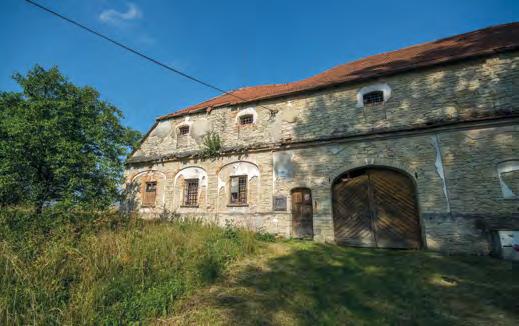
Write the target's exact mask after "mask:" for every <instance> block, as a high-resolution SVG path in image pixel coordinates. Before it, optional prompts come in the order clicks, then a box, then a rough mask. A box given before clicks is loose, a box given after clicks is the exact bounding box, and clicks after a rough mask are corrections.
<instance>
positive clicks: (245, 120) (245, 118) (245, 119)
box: [240, 114, 254, 125]
mask: <svg viewBox="0 0 519 326" xmlns="http://www.w3.org/2000/svg"><path fill="white" fill-rule="evenodd" d="M253 122H254V117H253V116H252V114H244V115H242V116H240V124H241V125H250V124H252V123H253Z"/></svg>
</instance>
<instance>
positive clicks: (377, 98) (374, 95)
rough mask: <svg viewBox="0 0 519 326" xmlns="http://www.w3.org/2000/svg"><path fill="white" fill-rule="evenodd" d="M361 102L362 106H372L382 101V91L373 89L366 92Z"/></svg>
mask: <svg viewBox="0 0 519 326" xmlns="http://www.w3.org/2000/svg"><path fill="white" fill-rule="evenodd" d="M362 102H363V103H364V106H373V105H379V104H382V103H384V92H383V91H373V92H369V93H366V94H364V95H363V96H362Z"/></svg>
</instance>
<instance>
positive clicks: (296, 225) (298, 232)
mask: <svg viewBox="0 0 519 326" xmlns="http://www.w3.org/2000/svg"><path fill="white" fill-rule="evenodd" d="M292 237H294V238H310V239H312V238H313V237H314V223H313V208H312V193H311V191H310V189H306V188H301V189H295V190H293V191H292Z"/></svg>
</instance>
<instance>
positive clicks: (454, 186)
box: [126, 53, 519, 254]
mask: <svg viewBox="0 0 519 326" xmlns="http://www.w3.org/2000/svg"><path fill="white" fill-rule="evenodd" d="M518 64H519V57H518V56H517V53H516V54H503V55H499V56H496V57H493V58H487V59H479V60H473V61H470V62H466V63H462V64H457V65H450V66H445V67H437V68H434V69H428V70H424V71H419V72H418V71H417V72H412V73H407V74H401V75H398V76H393V77H387V78H384V79H383V80H378V81H374V82H373V83H375V82H378V83H385V84H387V85H389V87H390V88H391V96H390V97H389V99H388V101H387V102H386V103H384V104H383V105H378V106H374V107H367V108H362V107H360V108H359V107H358V105H357V92H358V90H359V89H361V88H362V87H365V86H369V85H371V84H373V83H362V84H358V85H350V86H344V87H339V88H334V89H330V90H326V91H321V92H318V93H314V94H307V95H300V96H296V97H292V98H286V99H279V100H273V101H267V102H262V103H261V105H262V106H267V107H269V108H270V109H276V110H278V113H277V114H276V115H275V116H272V115H271V114H270V113H269V111H268V110H266V109H264V108H263V107H262V106H245V107H222V108H215V109H213V110H212V111H210V112H209V113H203V114H194V115H190V116H185V117H179V118H176V119H170V120H165V121H160V122H159V123H158V124H157V125H156V127H155V128H154V129H153V130H152V131H151V132H150V134H149V136H148V137H147V138H146V140H145V141H144V142H143V144H142V146H141V148H140V149H139V150H138V151H137V152H136V153H135V155H134V156H133V157H132V158H131V159H130V163H129V164H128V169H127V171H126V173H127V180H128V182H129V183H131V182H134V183H139V180H140V178H141V177H142V176H145V175H152V176H156V178H157V182H158V184H159V185H160V186H159V188H158V189H159V192H160V193H159V194H158V197H157V198H159V199H158V200H157V203H156V207H155V208H154V209H150V208H146V209H142V208H141V211H142V212H144V213H147V214H149V215H150V216H151V215H154V214H155V215H157V214H160V213H161V212H163V211H169V212H176V213H180V214H182V215H186V216H197V217H202V218H204V219H206V220H208V221H215V222H217V223H219V224H220V225H225V224H226V223H234V224H238V225H242V226H245V227H249V228H253V229H259V230H263V231H267V232H272V233H276V234H280V235H283V236H290V235H291V213H290V207H291V202H290V200H291V199H290V192H291V190H292V189H295V188H299V187H305V188H309V189H310V190H311V192H312V197H313V201H314V203H313V204H314V207H313V214H314V235H315V236H314V239H315V240H316V241H334V231H333V216H332V215H333V214H332V201H331V187H332V184H333V182H334V180H335V179H336V178H337V177H339V176H340V175H341V174H343V173H344V172H346V171H348V170H351V169H354V168H358V167H368V166H382V167H390V168H394V169H398V170H400V171H402V172H403V173H405V174H407V175H408V176H409V177H410V178H412V179H413V181H414V183H415V185H416V196H417V201H418V206H419V215H420V216H419V218H420V224H421V228H422V241H423V244H424V246H425V247H427V248H429V249H432V250H442V251H449V252H470V253H477V254H486V253H488V252H489V249H490V248H489V237H490V235H489V232H490V231H491V230H496V229H510V228H515V229H518V228H519V215H518V212H519V201H518V197H517V196H516V195H519V191H518V193H512V196H511V197H510V194H508V195H507V194H506V191H510V192H513V190H515V189H517V185H518V184H519V174H518V173H517V171H519V168H518V169H514V168H513V167H514V166H516V164H515V163H514V162H517V163H518V164H517V166H518V167H519V123H518V122H519V119H518V118H517V113H519V106H518V103H519V91H518V89H519V87H518V86H519V66H518ZM245 110H246V111H245ZM240 112H247V113H250V112H253V113H254V114H255V123H254V124H252V125H245V126H241V125H240V124H239V123H238V119H237V118H238V115H239V114H240ZM482 118H485V119H486V120H485V119H482ZM470 121H472V122H470ZM451 122H452V123H453V124H451ZM454 122H455V123H454ZM182 125H189V126H190V128H191V130H190V134H189V135H187V136H183V137H187V138H183V140H182V144H181V146H179V144H178V143H177V138H178V137H180V135H179V133H178V127H179V126H182ZM209 130H212V131H216V132H218V133H219V135H220V136H221V137H222V138H223V144H224V146H225V147H226V148H235V147H240V146H248V147H249V150H246V151H244V152H243V151H242V152H240V154H226V155H222V156H221V157H218V158H213V159H200V158H196V157H193V156H190V155H185V158H179V157H176V158H175V157H173V158H171V157H168V155H169V154H182V153H188V154H189V153H194V152H195V151H196V150H197V149H199V147H198V146H199V144H200V142H201V140H202V138H203V135H204V134H205V133H206V132H207V131H209ZM330 136H334V138H333V139H328V140H326V141H318V140H319V139H327V137H328V138H329V137H330ZM304 140H307V141H309V142H308V143H302V142H301V141H304ZM272 143H275V144H279V146H270V147H269V144H272ZM180 156H181V155H180ZM503 166H504V168H500V169H498V167H503ZM194 171H198V172H196V173H195V172H194ZM187 175H189V176H190V177H189V178H192V177H196V178H200V182H199V185H200V187H199V205H198V207H183V206H182V198H183V197H182V196H183V195H182V191H183V188H182V186H181V184H182V180H183V178H186V176H187ZM233 175H247V180H248V196H247V197H248V202H247V205H246V206H240V207H236V206H231V205H229V197H230V194H229V179H230V177H231V176H233ZM503 184H505V186H506V187H508V190H507V189H504V187H505V186H504V185H503ZM274 196H281V197H284V198H286V200H287V209H286V210H285V211H275V210H274V209H273V197H274ZM137 197H138V196H137ZM506 197H508V198H506ZM137 201H138V198H137ZM137 207H138V203H137Z"/></svg>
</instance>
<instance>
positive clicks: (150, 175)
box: [128, 169, 167, 213]
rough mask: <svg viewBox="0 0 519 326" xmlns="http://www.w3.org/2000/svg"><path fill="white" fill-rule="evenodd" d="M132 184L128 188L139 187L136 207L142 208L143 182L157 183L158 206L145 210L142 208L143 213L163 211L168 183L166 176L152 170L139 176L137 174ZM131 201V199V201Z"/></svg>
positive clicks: (142, 172)
mask: <svg viewBox="0 0 519 326" xmlns="http://www.w3.org/2000/svg"><path fill="white" fill-rule="evenodd" d="M130 180H131V181H130V184H129V185H128V186H130V187H137V188H138V194H135V195H136V196H137V203H136V206H139V207H140V200H141V198H140V197H141V193H142V187H143V183H142V181H146V182H147V181H157V199H156V204H155V207H154V208H144V207H140V209H139V210H140V211H141V212H144V213H146V212H148V211H150V212H151V211H157V210H163V209H164V207H165V203H166V181H167V177H166V174H165V173H164V172H162V171H159V170H155V169H150V170H145V171H141V172H139V173H137V174H135V175H134V176H133V177H132V178H131V179H130ZM130 200H131V199H130Z"/></svg>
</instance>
